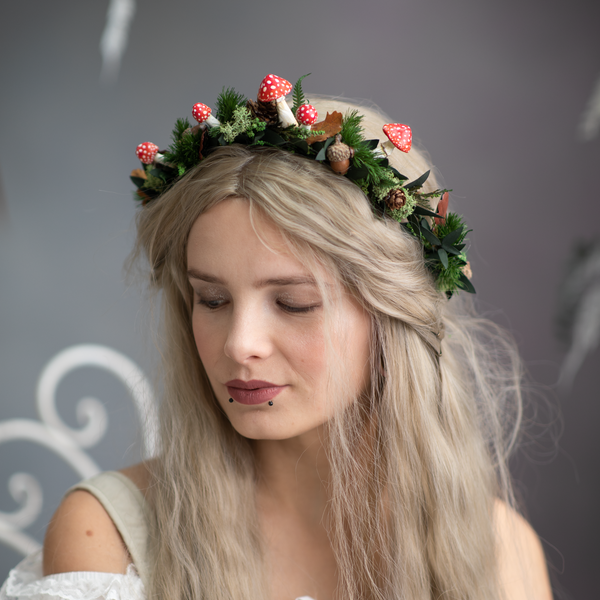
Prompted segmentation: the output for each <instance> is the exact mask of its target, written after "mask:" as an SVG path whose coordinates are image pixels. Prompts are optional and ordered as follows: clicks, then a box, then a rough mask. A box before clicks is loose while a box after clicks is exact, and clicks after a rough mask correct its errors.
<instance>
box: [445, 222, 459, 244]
mask: <svg viewBox="0 0 600 600" xmlns="http://www.w3.org/2000/svg"><path fill="white" fill-rule="evenodd" d="M463 229H464V227H462V226H461V227H459V228H458V229H455V230H454V231H451V232H450V233H449V234H448V235H446V236H445V237H444V239H443V240H442V243H443V244H444V246H454V243H455V242H456V241H457V240H458V238H459V237H460V236H461V235H462V232H463Z"/></svg>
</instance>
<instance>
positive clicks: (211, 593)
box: [134, 100, 521, 600]
mask: <svg viewBox="0 0 600 600" xmlns="http://www.w3.org/2000/svg"><path fill="white" fill-rule="evenodd" d="M318 108H319V111H320V112H321V113H323V112H324V110H333V109H337V110H341V111H342V112H345V111H346V110H347V109H348V108H353V105H350V104H347V103H342V102H339V101H335V100H328V101H327V102H321V103H320V106H319V107H318ZM360 110H361V113H362V114H366V123H365V125H366V128H367V129H371V130H372V132H371V136H372V135H373V134H375V135H378V134H377V133H376V132H377V131H380V127H381V124H382V123H383V119H382V118H381V117H380V116H379V115H378V114H377V113H376V111H374V110H370V109H366V108H364V107H363V108H361V109H360ZM394 154H397V155H400V153H399V152H395V153H394ZM409 158H410V162H409ZM394 160H396V164H395V166H396V167H397V168H398V169H399V170H400V171H401V172H403V173H404V174H405V175H407V176H410V177H412V176H418V175H420V174H421V173H422V172H423V171H424V170H425V169H426V168H428V161H427V158H426V156H425V155H424V154H423V153H419V152H416V151H414V150H413V151H411V153H410V154H409V155H407V156H404V155H403V156H397V157H395V159H394ZM432 185H433V184H432ZM232 197H241V198H245V199H247V200H248V202H249V203H250V208H251V215H257V214H259V215H260V216H261V217H263V218H265V219H267V220H269V222H271V223H273V224H275V226H276V227H277V229H278V230H279V232H280V233H281V235H282V236H283V238H284V239H285V240H286V242H287V244H288V247H289V250H290V252H292V253H293V255H295V256H296V257H297V258H298V259H299V260H300V261H302V262H303V264H305V265H306V266H307V267H308V268H310V269H311V270H312V271H313V272H314V273H315V274H318V273H319V272H321V273H323V272H325V273H327V274H328V275H329V276H330V278H332V279H333V280H334V281H336V282H337V284H338V287H337V291H336V289H335V288H334V289H333V291H332V289H331V286H326V285H324V283H323V281H322V277H321V278H320V279H319V277H317V280H318V281H320V282H321V283H320V287H321V291H322V293H323V294H324V297H325V303H324V311H325V315H326V320H325V327H326V329H327V331H329V332H330V333H331V332H333V331H334V329H335V306H336V301H335V299H336V294H337V293H350V294H351V295H352V296H353V297H354V298H355V299H356V301H358V302H359V303H360V304H361V305H362V307H363V308H364V309H365V310H366V311H367V312H368V314H369V315H370V319H371V348H370V354H371V380H370V385H369V388H368V389H367V390H366V391H364V392H363V393H361V395H360V397H357V398H355V401H354V402H351V403H349V408H346V409H343V410H342V409H341V408H340V410H339V411H337V412H336V413H335V415H336V416H335V417H334V418H333V419H331V421H330V422H329V423H327V426H326V430H327V434H326V435H325V436H324V437H323V446H324V450H325V451H326V453H327V456H328V458H329V462H330V465H331V476H330V481H328V491H329V497H330V502H329V503H328V508H327V514H326V515H325V519H324V523H326V526H327V529H328V534H329V538H330V541H331V544H332V548H333V550H334V552H335V555H336V558H337V564H338V581H339V585H338V595H339V598H344V599H347V600H392V599H393V600H398V599H407V600H408V599H410V600H425V599H431V598H441V597H443V598H445V599H448V600H450V599H459V598H460V599H461V600H465V599H468V598H473V599H474V598H477V599H478V600H483V599H485V600H492V599H498V598H500V597H501V592H500V588H499V583H498V578H497V568H496V562H497V561H496V544H495V533H494V525H493V506H494V502H495V501H496V499H498V498H501V499H503V500H504V501H506V502H509V503H510V502H511V498H512V496H511V491H510V490H511V488H510V478H509V475H508V470H507V457H508V454H509V452H510V449H511V447H512V446H513V445H514V442H515V439H516V432H517V430H518V425H519V420H520V415H521V394H520V389H521V388H520V378H521V367H520V362H519V359H518V355H517V353H516V350H515V349H514V347H513V345H512V343H511V342H510V340H509V339H508V338H507V337H506V336H505V335H504V334H503V332H502V331H501V330H499V329H498V328H497V327H496V326H495V325H493V324H492V323H491V322H489V321H486V320H484V319H481V318H478V317H477V316H476V315H475V314H474V313H473V311H472V310H471V309H470V308H469V305H468V303H467V302H465V301H464V298H461V296H464V295H459V297H454V298H452V299H451V300H450V301H448V300H446V298H445V296H444V295H443V294H441V293H440V292H438V291H437V290H436V288H435V284H434V281H433V279H432V276H431V275H430V273H429V272H428V270H427V268H426V266H425V264H424V260H423V253H422V248H421V247H420V245H419V243H418V242H417V241H416V240H415V239H414V238H413V237H412V236H410V235H408V234H407V233H406V232H404V231H403V230H402V228H401V227H400V226H399V224H398V223H396V222H394V221H392V220H389V219H381V218H379V217H377V216H374V214H373V212H372V210H371V206H370V202H369V200H368V199H367V198H366V197H365V196H364V194H363V193H362V191H361V190H360V189H359V188H358V187H357V186H356V185H354V184H353V183H351V182H350V181H348V180H347V179H346V178H344V177H342V176H339V175H336V174H335V173H333V172H332V171H331V170H330V169H328V168H327V167H325V166H322V165H320V164H318V163H317V162H315V161H311V160H308V159H305V158H302V157H297V156H295V155H293V154H290V153H286V152H282V151H280V150H277V149H273V148H258V147H244V146H236V145H232V146H229V147H223V148H219V149H217V150H216V151H215V152H214V153H212V154H211V155H210V156H209V157H208V158H206V159H205V160H204V161H203V162H202V163H201V164H200V165H199V166H198V167H197V168H196V169H194V170H193V171H192V172H190V173H189V174H187V175H186V176H185V177H184V178H183V179H182V180H181V181H180V182H178V183H177V184H176V185H175V186H174V187H173V188H172V189H171V190H169V191H167V192H166V193H165V194H164V195H163V196H162V197H161V198H159V199H158V200H156V201H154V202H153V203H151V204H150V205H148V206H147V207H145V208H144V209H143V210H142V211H140V213H139V216H138V221H137V226H138V241H137V247H136V250H135V251H134V257H139V256H140V255H143V256H145V257H146V258H147V261H148V266H149V269H150V273H151V281H152V284H153V286H154V287H156V288H157V289H159V290H161V291H162V298H161V300H162V307H163V312H162V316H163V333H162V343H163V347H162V357H163V365H164V373H163V376H164V400H163V403H162V407H161V411H162V415H161V417H162V418H161V439H162V449H161V453H160V456H159V457H158V458H157V460H155V461H154V462H153V463H152V466H151V471H152V477H153V485H152V486H151V487H150V492H149V497H150V501H151V503H152V505H153V508H154V511H155V515H156V521H155V531H154V536H153V544H152V547H153V555H152V559H153V563H152V581H151V584H150V588H149V590H148V593H149V598H152V599H154V598H156V599H160V600H167V599H168V600H170V599H172V598H180V599H183V598H186V599H197V600H200V599H203V600H264V598H267V597H268V596H269V592H268V585H267V582H266V581H265V576H264V573H265V571H266V569H265V568H264V566H263V564H262V560H263V558H262V557H263V551H262V541H261V536H260V531H259V528H258V525H257V522H258V521H257V514H256V507H255V505H254V504H253V503H251V502H250V503H249V502H241V501H240V499H241V498H244V499H247V498H252V497H254V491H255V486H256V478H257V473H256V465H255V463H254V460H253V453H252V446H251V442H250V441H249V440H247V439H245V438H243V437H242V436H240V435H239V434H238V433H237V432H236V431H235V430H234V429H233V427H232V426H231V424H230V423H229V421H228V420H227V418H226V417H225V415H224V413H223V411H222V410H221V409H220V408H219V405H218V403H217V401H216V398H215V396H214V393H213V391H212V388H211V386H210V383H209V381H208V377H207V375H206V373H205V371H204V368H203V366H202V363H201V361H200V359H199V357H198V353H197V350H196V347H195V343H194V338H193V334H192V327H191V311H192V305H193V297H192V290H191V287H190V285H189V283H188V280H187V275H186V245H187V239H188V235H189V232H190V229H191V227H192V225H193V223H194V222H195V221H196V219H197V218H198V217H200V215H202V214H203V213H204V212H205V211H207V210H209V209H210V208H211V207H212V206H214V205H216V204H217V203H219V202H221V201H223V200H225V199H227V198H232ZM442 325H443V326H444V327H445V331H446V335H445V339H444V340H443V343H442V347H443V353H442V355H441V356H439V355H438V354H437V352H435V350H434V348H433V347H432V345H431V344H430V340H431V334H432V332H433V333H436V332H438V331H440V328H441V326H442ZM332 335H333V334H332ZM330 337H331V336H330ZM338 347H339V346H338ZM329 358H330V362H331V377H330V385H331V386H332V388H331V389H332V390H336V393H335V394H329V396H331V397H333V398H334V400H332V401H334V402H336V401H339V402H340V406H341V405H342V404H344V405H345V406H348V403H347V402H342V400H343V398H347V397H348V394H352V393H353V392H352V390H349V389H347V387H346V385H347V384H346V383H345V382H346V381H347V380H348V379H349V378H348V377H347V376H346V377H345V376H344V360H343V356H339V355H337V354H336V353H335V349H334V346H333V344H332V345H331V346H330V352H329ZM328 366H329V365H328ZM336 398H337V400H336Z"/></svg>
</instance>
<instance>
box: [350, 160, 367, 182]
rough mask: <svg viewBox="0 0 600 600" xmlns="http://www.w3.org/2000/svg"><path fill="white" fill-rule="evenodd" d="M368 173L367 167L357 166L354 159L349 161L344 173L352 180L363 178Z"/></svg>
mask: <svg viewBox="0 0 600 600" xmlns="http://www.w3.org/2000/svg"><path fill="white" fill-rule="evenodd" d="M368 175H369V169H367V167H365V166H362V165H361V166H357V165H356V164H355V163H354V161H350V168H349V169H348V172H347V173H346V177H347V178H348V179H351V180H352V181H357V180H359V179H365V178H366V177H367V176H368Z"/></svg>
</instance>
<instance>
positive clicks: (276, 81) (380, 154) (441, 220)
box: [131, 75, 475, 297]
mask: <svg viewBox="0 0 600 600" xmlns="http://www.w3.org/2000/svg"><path fill="white" fill-rule="evenodd" d="M304 77H306V75H304V76H303V77H301V78H300V79H299V80H298V82H297V83H296V85H295V86H293V87H292V84H291V83H289V82H288V81H286V80H285V79H283V78H281V77H277V76H275V75H267V76H266V77H265V78H264V79H263V81H262V83H261V84H260V87H259V91H258V97H257V99H256V101H254V100H250V99H247V98H246V97H245V96H243V95H242V94H239V93H238V92H236V91H235V90H234V89H233V88H227V89H225V88H224V89H223V91H222V92H221V94H220V95H219V97H218V98H217V101H216V103H215V106H216V110H215V114H214V115H213V111H212V110H211V108H209V107H208V106H207V105H205V104H201V103H197V104H195V105H194V106H193V108H192V115H193V117H194V119H195V120H196V121H197V124H196V125H194V126H192V125H191V123H190V122H189V121H188V120H187V119H177V122H176V124H175V129H174V130H173V136H172V139H173V141H172V143H171V145H170V146H169V148H168V149H167V150H163V151H159V148H158V146H157V145H156V144H153V143H151V142H145V143H143V144H140V145H139V146H138V147H137V149H136V154H137V156H138V158H139V159H140V160H141V162H142V168H141V169H135V170H134V171H133V172H132V173H131V180H132V181H133V183H134V184H135V185H136V187H137V191H136V199H137V200H139V201H140V202H141V203H142V204H144V205H145V204H147V203H148V202H151V201H153V200H155V199H156V198H158V197H159V196H160V195H161V194H162V193H163V192H165V191H166V190H167V189H168V188H170V187H171V186H172V185H173V184H174V183H175V182H176V181H178V180H179V179H180V178H181V177H183V176H184V175H185V174H186V173H187V172H188V171H189V170H190V169H193V168H194V167H195V166H197V165H198V164H199V163H200V162H202V160H203V159H204V158H206V156H208V155H209V154H210V153H211V152H212V151H213V150H215V149H216V148H218V147H219V146H227V145H229V144H243V145H245V146H274V147H276V148H279V149H281V150H285V151H287V152H292V153H294V154H298V155H300V156H305V157H306V158H310V159H313V160H316V161H318V162H320V163H322V164H326V165H329V167H330V168H331V169H332V170H333V171H335V172H336V173H338V174H340V176H345V177H347V178H348V179H350V180H351V181H353V182H354V183H355V184H356V185H358V186H359V187H360V188H361V189H362V191H363V192H364V193H365V195H366V196H367V197H368V198H369V199H370V201H371V205H372V207H373V210H374V212H375V213H376V214H377V215H378V216H379V217H380V218H392V219H394V220H396V221H398V222H399V223H400V224H401V226H402V227H403V228H404V229H405V230H406V231H407V232H409V233H410V234H411V235H413V236H415V237H416V238H417V239H418V240H419V241H420V242H421V244H422V245H423V252H424V258H425V262H426V264H427V267H428V268H429V270H430V271H431V273H432V274H433V276H434V278H435V280H436V283H437V287H438V289H439V290H440V291H442V292H445V293H446V295H447V296H448V297H450V296H451V295H452V293H453V292H455V291H456V290H459V289H460V290H464V291H466V292H471V293H474V292H475V289H474V288H473V285H472V284H471V282H470V281H469V277H470V269H469V264H468V262H467V258H466V253H465V237H466V235H467V233H468V232H469V230H467V227H466V225H465V224H464V222H463V220H462V218H461V217H460V216H459V215H457V214H455V213H451V212H448V195H449V192H450V191H451V190H447V189H436V190H434V191H433V192H428V193H425V192H423V191H422V187H423V184H424V183H425V181H426V180H427V178H428V177H429V173H430V172H429V171H427V172H426V173H423V175H421V176H420V177H418V178H417V179H415V180H413V181H409V180H408V177H405V176H404V175H402V174H401V173H400V172H399V171H398V170H396V169H395V168H394V167H392V166H391V165H390V163H389V160H388V156H389V155H390V154H391V152H393V151H395V149H396V148H397V149H398V150H400V151H401V152H409V151H410V148H411V144H412V132H411V129H410V127H408V125H403V124H400V123H389V124H387V125H384V127H383V133H384V134H385V135H386V137H387V140H385V141H384V142H381V141H380V140H377V139H374V140H367V139H365V138H364V135H363V128H362V125H361V121H362V118H363V117H362V116H361V115H360V114H359V112H358V111H357V110H353V111H350V112H348V113H347V114H345V115H342V114H341V113H339V112H332V113H327V115H326V116H325V118H324V119H322V120H321V121H319V116H318V115H317V111H316V109H315V108H314V107H313V106H311V104H310V103H309V101H308V100H307V99H306V98H305V96H304V93H303V91H302V80H303V79H304ZM290 93H292V94H293V107H292V108H290V106H289V105H288V103H287V101H286V100H285V97H286V96H287V95H289V94H290ZM433 199H436V200H438V202H437V206H436V208H435V210H434V209H433V208H432V206H431V200H433Z"/></svg>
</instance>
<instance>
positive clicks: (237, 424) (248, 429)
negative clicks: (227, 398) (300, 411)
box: [230, 411, 318, 441]
mask: <svg viewBox="0 0 600 600" xmlns="http://www.w3.org/2000/svg"><path fill="white" fill-rule="evenodd" d="M257 413H258V414H257ZM230 422H231V425H232V427H233V428H234V429H235V430H236V431H237V432H238V433H239V434H240V435H241V436H242V437H245V438H247V439H249V440H257V441H258V440H264V441H281V440H289V439H292V438H296V437H298V436H301V435H303V434H305V433H308V432H309V431H313V430H315V429H317V428H318V424H311V425H308V426H305V427H298V426H292V427H290V425H289V422H288V423H286V422H285V420H283V419H281V418H277V416H276V415H269V414H264V412H263V411H257V412H256V413H254V414H246V415H243V416H242V415H236V416H235V417H234V418H233V419H232V418H231V417H230Z"/></svg>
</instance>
